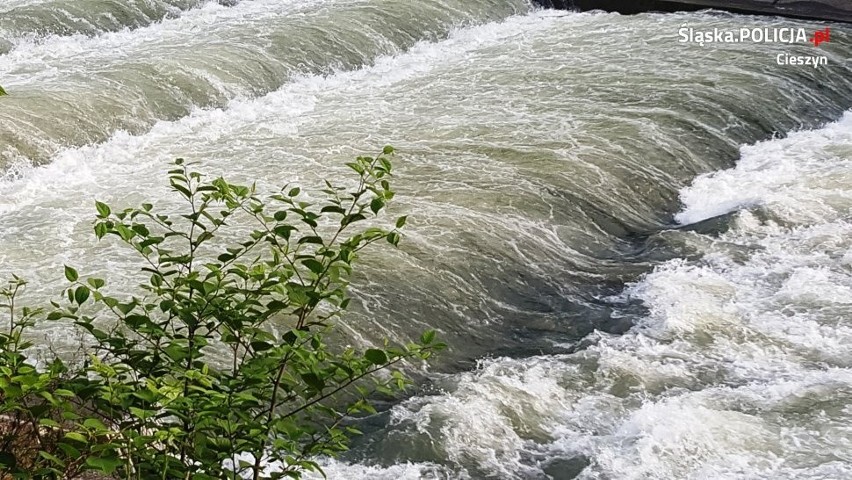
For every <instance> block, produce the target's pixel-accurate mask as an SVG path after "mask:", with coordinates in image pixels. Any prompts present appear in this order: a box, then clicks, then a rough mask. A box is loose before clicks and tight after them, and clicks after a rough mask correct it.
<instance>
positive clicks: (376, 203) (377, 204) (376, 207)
mask: <svg viewBox="0 0 852 480" xmlns="http://www.w3.org/2000/svg"><path fill="white" fill-rule="evenodd" d="M384 207H385V200H384V199H383V198H380V197H376V198H374V199H373V201H372V202H370V210H372V211H373V213H375V214H376V215H378V213H379V211H381V209H382V208H384Z"/></svg>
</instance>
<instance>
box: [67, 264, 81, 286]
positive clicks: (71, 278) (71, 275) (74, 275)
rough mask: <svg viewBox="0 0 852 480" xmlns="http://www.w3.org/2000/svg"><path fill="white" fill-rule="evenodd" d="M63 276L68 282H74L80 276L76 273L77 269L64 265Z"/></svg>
mask: <svg viewBox="0 0 852 480" xmlns="http://www.w3.org/2000/svg"><path fill="white" fill-rule="evenodd" d="M65 278H67V279H68V281H69V282H76V281H77V279H78V278H80V276H79V275H78V274H77V270H74V269H73V268H71V267H69V266H68V265H65Z"/></svg>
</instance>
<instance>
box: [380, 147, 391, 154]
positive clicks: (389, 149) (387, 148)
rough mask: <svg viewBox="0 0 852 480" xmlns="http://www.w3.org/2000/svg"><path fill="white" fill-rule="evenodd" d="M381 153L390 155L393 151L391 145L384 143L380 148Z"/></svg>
mask: <svg viewBox="0 0 852 480" xmlns="http://www.w3.org/2000/svg"><path fill="white" fill-rule="evenodd" d="M382 153H383V154H385V155H390V154H392V153H393V147H392V146H390V145H385V148H383V149H382Z"/></svg>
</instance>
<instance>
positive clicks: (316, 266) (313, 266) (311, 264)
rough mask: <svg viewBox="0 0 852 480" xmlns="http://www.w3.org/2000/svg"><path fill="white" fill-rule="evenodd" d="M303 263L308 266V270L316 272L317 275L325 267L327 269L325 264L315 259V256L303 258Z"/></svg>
mask: <svg viewBox="0 0 852 480" xmlns="http://www.w3.org/2000/svg"><path fill="white" fill-rule="evenodd" d="M302 264H303V265H304V266H306V267H308V270H310V271H312V272H314V273H316V274H317V275H319V274H320V273H321V272H322V271H323V269H325V266H323V264H322V263H320V262H318V261H317V260H314V259H313V258H308V259H305V260H302Z"/></svg>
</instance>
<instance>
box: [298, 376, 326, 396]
mask: <svg viewBox="0 0 852 480" xmlns="http://www.w3.org/2000/svg"><path fill="white" fill-rule="evenodd" d="M302 380H304V382H305V383H307V384H308V386H309V387H311V388H313V389H314V390H316V391H318V392H319V391H321V390H322V389H324V388H325V382H323V381H322V379H321V378H319V377H318V376H317V375H316V374H315V373H304V374H302Z"/></svg>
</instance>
